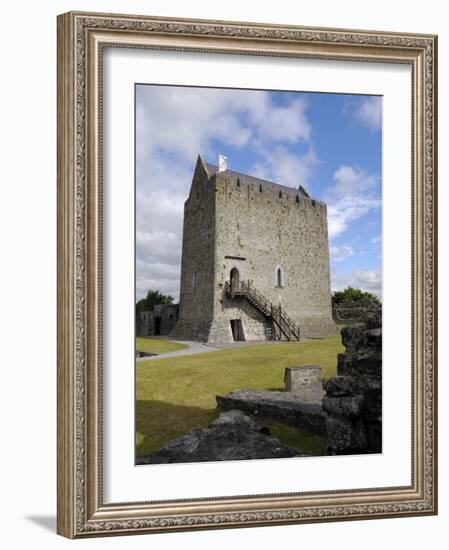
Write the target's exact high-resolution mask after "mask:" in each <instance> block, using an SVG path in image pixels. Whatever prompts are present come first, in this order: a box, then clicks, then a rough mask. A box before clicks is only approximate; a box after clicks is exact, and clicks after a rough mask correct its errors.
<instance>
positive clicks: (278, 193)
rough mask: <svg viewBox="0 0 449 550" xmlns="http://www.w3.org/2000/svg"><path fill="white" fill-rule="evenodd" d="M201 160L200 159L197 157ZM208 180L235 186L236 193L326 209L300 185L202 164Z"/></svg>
mask: <svg viewBox="0 0 449 550" xmlns="http://www.w3.org/2000/svg"><path fill="white" fill-rule="evenodd" d="M199 158H200V159H201V157H199ZM203 166H204V168H205V170H206V173H207V175H208V178H209V180H210V181H211V182H213V181H214V182H215V184H216V185H217V186H218V185H219V183H220V182H225V183H227V184H228V185H233V186H235V189H236V190H237V191H247V192H248V191H249V192H250V193H252V194H254V195H256V194H262V195H265V196H269V197H270V198H273V199H274V198H277V199H284V200H287V201H288V200H293V201H294V202H295V203H296V204H300V203H303V204H306V205H311V206H314V207H315V206H318V207H324V208H326V204H325V203H324V202H322V201H319V200H316V199H314V198H312V197H311V196H310V195H309V193H308V192H307V191H306V190H305V188H304V187H303V186H302V185H300V186H299V187H298V188H294V187H288V186H286V185H281V184H279V183H275V182H272V181H269V180H264V179H262V178H258V177H255V176H250V175H248V174H243V173H241V172H236V171H234V170H225V171H222V172H219V171H218V167H217V166H215V165H213V164H209V163H207V162H203Z"/></svg>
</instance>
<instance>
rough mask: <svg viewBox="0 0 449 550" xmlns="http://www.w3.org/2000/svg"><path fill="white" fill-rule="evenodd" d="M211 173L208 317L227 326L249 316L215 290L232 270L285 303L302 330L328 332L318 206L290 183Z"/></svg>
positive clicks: (324, 242) (323, 216) (325, 257)
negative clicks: (212, 271)
mask: <svg viewBox="0 0 449 550" xmlns="http://www.w3.org/2000/svg"><path fill="white" fill-rule="evenodd" d="M215 179H216V183H215V185H216V253H215V277H216V287H215V304H214V319H215V321H217V322H221V323H223V325H227V324H229V321H230V320H231V319H235V318H238V316H239V315H241V316H242V319H244V318H246V317H248V316H249V315H251V313H250V312H248V311H242V308H241V307H240V304H239V303H238V302H236V301H235V300H228V299H226V297H224V296H223V288H224V284H225V282H226V281H229V279H230V272H231V270H232V269H233V268H235V269H237V270H238V272H239V277H240V280H250V281H251V283H252V284H253V285H254V286H255V287H256V288H257V290H259V291H260V292H261V293H262V294H263V295H264V296H265V297H266V298H267V299H268V300H269V301H270V302H272V303H273V304H275V305H278V304H281V305H282V306H283V307H284V308H285V310H286V311H287V314H288V315H289V316H290V317H291V318H292V319H293V321H294V322H295V323H296V324H298V325H299V326H300V328H301V333H302V336H305V337H307V336H325V335H328V334H330V333H335V332H334V331H335V328H334V323H333V322H332V315H331V291H330V275H329V251H328V234H327V208H326V205H325V204H324V203H322V202H320V201H315V200H312V199H310V198H308V197H306V196H305V195H304V194H302V193H300V192H299V191H298V190H297V189H290V190H286V189H285V188H283V190H280V188H279V186H276V185H270V184H269V183H268V182H264V183H263V184H262V183H261V184H257V183H256V181H255V178H248V179H246V178H245V177H244V176H241V175H240V176H236V175H235V173H229V172H220V173H218V174H216V176H215ZM237 180H238V181H237ZM278 269H281V285H280V286H279V285H278V280H277V270H278ZM259 334H260V338H261V339H264V338H265V337H264V335H263V332H262V331H259Z"/></svg>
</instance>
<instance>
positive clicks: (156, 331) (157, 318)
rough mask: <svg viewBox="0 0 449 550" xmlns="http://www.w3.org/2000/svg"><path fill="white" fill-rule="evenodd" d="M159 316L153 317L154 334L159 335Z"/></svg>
mask: <svg viewBox="0 0 449 550" xmlns="http://www.w3.org/2000/svg"><path fill="white" fill-rule="evenodd" d="M161 321H162V319H161V317H155V318H154V335H155V336H160V335H161Z"/></svg>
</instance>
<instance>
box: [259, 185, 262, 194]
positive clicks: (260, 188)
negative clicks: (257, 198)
mask: <svg viewBox="0 0 449 550" xmlns="http://www.w3.org/2000/svg"><path fill="white" fill-rule="evenodd" d="M262 191H263V189H262V184H259V193H262Z"/></svg>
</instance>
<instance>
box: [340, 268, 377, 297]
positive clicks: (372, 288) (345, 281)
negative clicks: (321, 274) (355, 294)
mask: <svg viewBox="0 0 449 550" xmlns="http://www.w3.org/2000/svg"><path fill="white" fill-rule="evenodd" d="M331 278H332V281H331V286H332V292H335V291H336V290H344V289H345V288H346V287H348V286H352V287H354V288H360V289H361V290H363V291H364V292H372V293H373V294H376V296H378V297H379V298H381V297H382V272H381V270H380V269H366V270H362V269H357V270H354V271H351V272H350V273H348V274H347V275H341V274H338V275H336V274H333V275H332V277H331Z"/></svg>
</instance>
